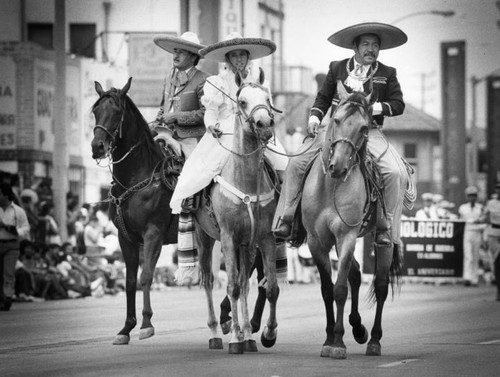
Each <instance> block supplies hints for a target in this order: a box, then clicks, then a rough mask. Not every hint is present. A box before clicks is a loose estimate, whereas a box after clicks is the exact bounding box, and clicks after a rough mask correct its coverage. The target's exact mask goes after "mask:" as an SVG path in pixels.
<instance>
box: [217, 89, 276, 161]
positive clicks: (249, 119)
mask: <svg viewBox="0 0 500 377" xmlns="http://www.w3.org/2000/svg"><path fill="white" fill-rule="evenodd" d="M246 87H251V88H258V89H260V90H262V91H264V92H268V90H267V88H266V87H265V86H263V85H260V84H257V83H254V82H247V83H243V84H242V85H241V86H240V87H239V89H238V91H237V92H236V100H234V99H232V98H231V97H229V98H231V100H233V101H234V102H236V107H237V109H238V111H237V112H236V116H237V117H238V119H239V120H240V122H246V123H248V125H249V127H250V130H251V131H252V132H253V133H254V134H255V135H257V139H258V140H259V146H258V147H257V148H256V149H255V150H253V151H251V152H249V153H238V152H235V151H233V150H232V149H230V148H228V147H226V146H224V145H223V144H222V143H221V141H220V139H219V138H217V141H218V142H219V145H220V146H221V147H222V148H224V149H225V150H227V151H229V152H231V153H232V154H234V155H237V156H240V157H245V156H251V155H252V154H254V153H257V152H258V151H260V150H263V149H265V148H266V144H267V141H263V140H262V138H261V137H260V130H259V128H258V127H257V126H256V123H257V122H256V121H255V117H254V115H255V113H256V112H257V111H258V110H262V109H263V110H265V111H266V112H267V114H268V115H269V117H270V118H271V120H274V114H273V112H272V111H273V107H272V105H271V103H270V101H269V100H267V102H268V103H267V104H258V105H256V106H255V107H253V108H252V110H251V111H250V113H249V114H248V113H247V112H246V111H245V109H244V108H243V107H242V106H241V103H240V101H239V100H238V97H239V96H240V93H241V91H242V90H243V89H244V88H246ZM217 89H219V88H217ZM219 90H220V89H219ZM224 94H225V93H224ZM226 95H227V94H226ZM242 118H243V119H242Z"/></svg>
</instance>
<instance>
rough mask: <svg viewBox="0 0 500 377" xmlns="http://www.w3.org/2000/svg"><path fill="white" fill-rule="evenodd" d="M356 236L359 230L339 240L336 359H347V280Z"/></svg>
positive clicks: (336, 293) (335, 329)
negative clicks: (345, 339)
mask: <svg viewBox="0 0 500 377" xmlns="http://www.w3.org/2000/svg"><path fill="white" fill-rule="evenodd" d="M356 235H357V230H356V231H355V232H350V233H347V234H344V235H343V236H342V237H338V238H337V250H338V251H339V254H338V258H339V269H338V275H337V281H336V282H335V287H334V288H333V297H334V299H335V305H336V307H337V320H336V321H335V325H334V326H333V335H334V336H333V347H332V353H331V355H330V356H331V357H332V358H334V359H345V358H346V357H347V355H346V346H345V344H344V339H343V338H344V333H345V327H344V310H345V303H346V301H347V296H348V287H347V278H348V275H349V272H350V270H351V265H352V259H353V254H354V247H355V245H356Z"/></svg>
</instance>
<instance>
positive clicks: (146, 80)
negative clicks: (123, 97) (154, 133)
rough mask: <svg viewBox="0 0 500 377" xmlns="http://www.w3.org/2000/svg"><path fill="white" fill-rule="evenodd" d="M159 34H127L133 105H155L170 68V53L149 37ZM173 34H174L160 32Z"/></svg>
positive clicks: (159, 98) (158, 101)
mask: <svg viewBox="0 0 500 377" xmlns="http://www.w3.org/2000/svg"><path fill="white" fill-rule="evenodd" d="M156 35H160V34H159V33H130V34H129V39H128V43H129V63H130V76H131V77H133V80H132V86H131V87H130V92H129V94H130V97H131V98H132V100H133V101H134V103H135V104H136V105H137V106H146V107H159V106H160V102H161V98H162V92H163V81H164V79H165V77H166V76H167V75H168V73H169V72H170V70H171V69H172V59H173V57H172V54H170V53H168V52H167V51H165V50H163V49H161V48H160V47H158V46H157V45H156V44H155V43H154V42H153V38H154V37H155V36H156ZM161 35H170V36H175V33H161Z"/></svg>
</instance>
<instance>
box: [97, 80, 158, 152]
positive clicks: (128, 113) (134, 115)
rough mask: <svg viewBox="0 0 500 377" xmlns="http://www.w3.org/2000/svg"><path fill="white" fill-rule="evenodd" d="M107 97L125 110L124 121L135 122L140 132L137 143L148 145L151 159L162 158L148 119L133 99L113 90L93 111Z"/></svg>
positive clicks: (117, 90) (105, 96)
mask: <svg viewBox="0 0 500 377" xmlns="http://www.w3.org/2000/svg"><path fill="white" fill-rule="evenodd" d="M107 97H108V98H111V99H113V100H114V101H115V102H116V103H117V104H118V105H119V106H120V108H121V109H122V110H123V112H124V120H125V119H133V122H134V123H135V124H136V125H137V129H138V130H139V138H138V140H137V141H138V142H141V144H142V143H144V144H145V145H146V147H147V148H146V150H147V151H148V154H149V159H150V160H153V159H154V158H155V157H156V158H162V153H161V151H160V149H159V147H158V144H157V143H156V142H155V141H154V139H153V136H152V135H151V131H150V129H149V126H148V123H147V122H146V119H144V116H143V115H142V114H141V112H140V111H139V109H138V108H137V106H136V105H135V103H134V102H133V101H132V99H131V98H130V97H129V96H127V95H122V93H121V90H119V89H116V88H111V89H110V90H108V91H107V92H105V93H103V94H102V95H101V96H100V97H99V98H98V99H97V101H96V102H95V103H94V105H93V106H92V111H93V110H94V109H95V108H96V107H97V105H98V104H99V102H100V101H101V100H103V99H104V98H107Z"/></svg>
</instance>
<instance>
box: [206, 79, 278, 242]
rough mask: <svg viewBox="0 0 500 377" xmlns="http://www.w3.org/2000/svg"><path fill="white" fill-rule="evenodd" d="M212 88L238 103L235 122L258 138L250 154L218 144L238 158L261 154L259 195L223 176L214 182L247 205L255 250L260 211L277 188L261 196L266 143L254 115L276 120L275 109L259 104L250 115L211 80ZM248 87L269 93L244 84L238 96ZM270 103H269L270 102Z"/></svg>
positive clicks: (258, 178)
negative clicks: (257, 112) (247, 126)
mask: <svg viewBox="0 0 500 377" xmlns="http://www.w3.org/2000/svg"><path fill="white" fill-rule="evenodd" d="M207 81H208V82H209V83H210V84H211V85H212V86H214V87H215V88H216V89H217V90H219V91H220V92H221V93H222V94H223V95H224V96H226V97H227V98H229V99H230V100H232V101H233V102H235V103H236V105H237V108H238V111H237V113H236V118H235V121H237V122H240V124H243V123H244V122H246V123H248V125H249V127H250V130H251V132H252V133H253V134H254V135H255V136H256V138H257V140H258V146H257V148H256V149H255V150H253V151H251V152H249V153H238V152H235V151H234V150H232V149H230V148H227V147H226V146H224V145H223V144H222V143H221V141H220V137H216V139H217V142H218V143H219V145H220V146H221V147H222V148H224V149H225V150H227V151H228V152H230V153H231V154H233V155H235V156H238V157H249V156H252V155H254V154H255V153H259V157H258V159H259V161H258V169H257V182H256V183H257V193H256V194H255V195H249V194H245V193H244V192H242V191H241V190H239V189H238V188H237V187H235V186H234V185H233V184H231V183H229V182H228V181H226V180H225V179H224V178H223V177H222V176H220V175H217V176H216V177H215V178H214V182H217V183H219V184H220V185H221V187H222V188H224V189H225V190H227V191H229V192H230V193H232V194H233V195H235V196H236V197H238V198H239V199H241V201H242V202H243V203H244V204H245V205H246V208H247V210H248V215H249V218H250V241H249V243H248V247H249V248H253V247H254V245H255V242H256V239H255V236H256V231H257V229H258V227H259V225H258V224H259V221H260V210H261V205H265V204H267V203H268V202H270V201H271V200H273V199H274V196H275V188H273V189H271V191H269V192H267V193H265V194H263V195H261V192H260V191H261V182H262V173H263V171H264V169H263V166H264V149H265V148H266V143H265V142H263V141H262V140H261V138H260V133H259V130H258V128H257V127H256V122H255V118H254V114H255V113H256V111H258V110H265V111H267V113H268V115H269V117H270V118H271V119H274V114H273V113H272V110H274V108H273V107H272V106H271V104H270V103H268V104H267V105H266V104H258V105H256V106H255V107H253V108H252V110H251V111H250V113H247V112H246V111H245V109H243V108H242V107H241V104H240V103H239V102H238V101H236V100H234V99H233V98H231V97H230V96H229V95H228V94H227V93H225V92H224V91H223V90H221V89H220V88H218V87H217V86H215V85H213V84H212V83H211V82H210V81H209V80H207ZM247 86H251V87H254V88H259V89H261V90H263V91H267V89H266V88H265V87H264V86H262V85H259V84H257V83H244V84H242V85H241V86H240V87H239V89H238V92H237V96H239V93H240V92H241V90H242V89H243V88H245V87H247ZM268 102H269V101H268ZM252 203H256V204H257V207H256V214H255V216H254V213H253V211H252Z"/></svg>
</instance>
